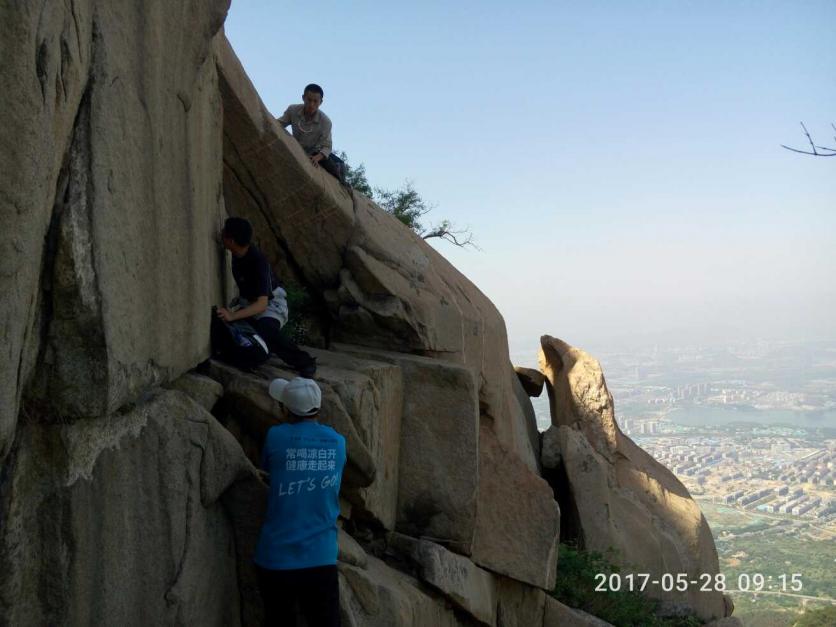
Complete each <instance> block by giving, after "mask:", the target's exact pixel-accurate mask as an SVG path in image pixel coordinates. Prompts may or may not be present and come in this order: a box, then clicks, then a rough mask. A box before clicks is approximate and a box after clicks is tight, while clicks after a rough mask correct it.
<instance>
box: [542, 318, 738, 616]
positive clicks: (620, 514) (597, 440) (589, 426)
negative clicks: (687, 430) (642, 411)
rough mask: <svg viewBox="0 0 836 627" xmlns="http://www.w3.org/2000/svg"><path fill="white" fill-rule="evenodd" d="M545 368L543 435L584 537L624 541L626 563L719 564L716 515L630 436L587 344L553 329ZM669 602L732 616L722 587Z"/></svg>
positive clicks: (627, 567)
mask: <svg viewBox="0 0 836 627" xmlns="http://www.w3.org/2000/svg"><path fill="white" fill-rule="evenodd" d="M540 342H541V351H540V368H541V370H542V371H543V372H544V374H545V375H546V380H547V384H546V385H547V390H548V393H549V402H550V405H551V413H552V426H551V427H550V428H549V430H548V431H546V433H544V434H543V452H542V463H543V467H544V469H547V470H553V471H557V472H556V475H557V476H558V477H562V478H563V479H562V480H561V481H560V484H559V485H558V487H557V488H556V489H557V490H558V492H559V493H560V494H559V495H558V496H559V498H560V500H561V506H562V509H563V511H564V512H567V513H568V512H571V513H572V516H573V517H577V520H575V521H572V527H573V530H574V532H575V534H576V536H577V539H578V540H579V541H580V543H581V545H582V546H584V547H585V548H587V549H589V550H596V551H600V552H602V553H605V552H607V550H608V549H610V548H613V549H615V551H616V553H615V555H614V557H613V559H614V560H615V561H616V562H617V563H618V564H620V565H621V566H622V572H636V573H638V572H642V573H649V574H650V575H651V578H652V579H661V577H662V575H663V574H665V573H672V574H674V576H675V575H676V574H677V573H687V574H688V576H689V579H693V580H698V579H699V577H700V575H701V574H703V573H708V574H710V575H712V576H713V575H714V574H716V573H717V572H718V571H719V564H718V558H717V551H716V548H715V546H714V539H713V538H712V536H711V530H710V529H709V527H708V523H707V522H706V521H705V518H704V517H703V515H702V512H700V508H699V506H698V505H697V504H696V503H695V502H694V500H693V499H692V498H691V495H690V494H689V493H688V490H687V489H686V488H685V486H683V485H682V483H681V482H680V481H679V480H678V479H677V478H676V477H674V475H673V474H672V473H671V472H670V471H669V470H668V469H667V468H665V467H664V466H662V465H661V464H659V463H658V462H657V461H656V460H654V459H653V458H652V457H651V456H650V455H648V454H647V453H646V452H645V451H644V450H642V449H641V448H639V447H638V446H636V444H634V443H633V441H632V440H631V439H630V438H628V437H627V436H625V435H624V434H623V433H622V432H621V430H620V429H619V428H618V425H617V423H616V421H615V412H614V407H613V400H612V396H611V395H610V393H609V390H607V386H606V383H605V381H604V375H603V372H602V371H601V366H600V364H599V363H598V362H597V361H596V360H595V359H593V358H592V357H590V356H589V355H588V354H586V353H584V352H583V351H581V350H579V349H577V348H573V347H572V346H569V345H568V344H566V343H565V342H562V341H561V340H558V339H556V338H553V337H551V336H548V335H544V336H543V337H542V338H541V340H540ZM652 593H654V594H655V595H657V596H658V598H660V599H661V600H662V601H663V602H664V603H665V605H666V606H667V609H668V610H669V611H672V612H673V611H677V610H678V609H687V610H690V611H693V612H695V613H697V614H698V615H699V616H700V617H701V618H703V619H704V620H711V619H713V618H722V617H723V616H725V613H726V607H725V602H724V600H723V595H722V593H720V592H700V591H698V590H696V589H695V588H694V587H693V586H690V587H689V590H688V592H684V593H683V592H671V593H664V592H662V590H661V587H655V588H653V590H652Z"/></svg>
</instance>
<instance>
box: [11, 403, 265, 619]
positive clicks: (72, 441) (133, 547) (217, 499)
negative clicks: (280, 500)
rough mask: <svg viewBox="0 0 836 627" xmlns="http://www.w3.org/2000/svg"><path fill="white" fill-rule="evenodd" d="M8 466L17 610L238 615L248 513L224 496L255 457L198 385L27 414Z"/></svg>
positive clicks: (38, 615)
mask: <svg viewBox="0 0 836 627" xmlns="http://www.w3.org/2000/svg"><path fill="white" fill-rule="evenodd" d="M45 459H48V460H50V462H52V463H51V464H49V465H45V464H44V460H45ZM4 473H6V474H7V477H6V479H5V480H4V484H3V493H2V500H3V510H2V511H3V527H2V536H0V555H2V572H3V577H2V579H0V583H2V587H0V605H2V607H3V608H4V616H3V619H4V623H5V621H8V622H7V623H6V624H10V625H36V624H42V625H45V624H53V625H54V624H62V625H63V624H66V625H81V624H99V625H134V624H139V623H140V622H141V623H142V624H156V625H163V624H168V625H173V624H207V625H230V624H238V622H239V620H240V612H241V609H240V603H239V593H238V590H239V582H238V574H237V570H238V569H237V566H236V542H235V535H236V530H235V528H234V526H233V524H232V523H231V522H230V518H231V517H232V518H233V519H234V518H235V516H234V512H233V511H228V510H227V509H226V507H225V506H224V505H223V504H222V502H221V496H222V495H223V494H224V493H225V492H227V491H228V488H230V487H231V486H233V485H235V484H236V483H238V482H242V481H245V480H247V478H248V477H249V478H252V477H254V474H255V470H254V468H253V467H252V465H251V464H250V463H249V462H248V461H247V459H246V457H244V454H243V452H242V451H241V448H240V446H238V444H237V442H236V441H235V439H234V438H233V437H232V435H231V434H229V433H228V432H227V431H226V430H225V429H223V428H222V427H221V426H220V425H219V424H218V423H217V421H216V420H215V419H214V418H213V417H212V416H211V415H210V414H208V413H207V412H206V411H205V410H204V409H203V408H202V407H200V406H199V405H197V404H196V403H194V402H193V401H191V400H190V399H189V398H188V397H186V396H184V395H182V394H181V393H179V392H158V393H155V394H154V395H152V396H151V397H150V398H149V399H147V400H146V401H145V402H143V403H142V404H141V405H139V406H138V407H137V408H136V409H135V410H133V411H131V412H128V413H125V414H122V415H118V416H112V417H108V418H102V419H96V420H87V421H84V422H80V423H76V424H71V425H50V426H44V425H26V426H25V427H22V428H21V433H20V437H19V439H18V444H17V446H16V448H15V451H14V452H13V453H12V455H11V457H10V460H9V463H8V466H7V467H6V468H5V469H4ZM256 515H257V512H256Z"/></svg>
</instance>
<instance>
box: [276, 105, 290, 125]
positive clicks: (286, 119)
mask: <svg viewBox="0 0 836 627" xmlns="http://www.w3.org/2000/svg"><path fill="white" fill-rule="evenodd" d="M291 106H293V105H291ZM276 122H278V123H279V124H280V125H281V127H282V128H287V125H288V124H290V107H288V108H287V109H285V112H284V113H282V115H281V117H278V118H276Z"/></svg>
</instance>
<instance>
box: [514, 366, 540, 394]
mask: <svg viewBox="0 0 836 627" xmlns="http://www.w3.org/2000/svg"><path fill="white" fill-rule="evenodd" d="M514 372H516V373H517V378H518V379H519V380H520V383H521V384H522V386H523V389H524V390H525V393H526V394H528V395H529V396H533V397H537V396H540V395H541V394H542V393H543V386H545V384H546V377H545V376H544V375H543V373H542V372H540V371H539V370H535V369H534V368H524V367H523V366H514Z"/></svg>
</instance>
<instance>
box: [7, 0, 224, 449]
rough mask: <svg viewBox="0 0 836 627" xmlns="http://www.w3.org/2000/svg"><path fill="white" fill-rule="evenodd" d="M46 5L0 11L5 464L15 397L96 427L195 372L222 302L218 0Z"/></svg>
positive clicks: (30, 407) (32, 410)
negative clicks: (215, 44)
mask: <svg viewBox="0 0 836 627" xmlns="http://www.w3.org/2000/svg"><path fill="white" fill-rule="evenodd" d="M42 4H43V6H42V7H41V6H40V5H39V9H38V10H28V9H27V10H23V9H22V8H21V7H19V6H17V5H4V8H3V9H0V11H2V13H0V19H2V22H3V24H4V32H3V51H4V53H3V64H2V69H0V87H2V88H0V93H2V94H3V95H2V101H0V109H2V111H3V112H4V116H5V117H4V122H5V123H4V124H3V127H4V128H3V131H2V135H0V144H2V150H0V154H2V155H3V162H2V163H0V165H1V166H2V167H0V172H2V177H3V178H2V181H0V189H2V190H3V194H2V195H0V215H2V218H3V224H4V227H6V228H8V230H9V232H10V233H13V234H14V235H13V237H10V238H7V239H6V241H5V242H4V244H3V245H2V246H3V249H2V253H3V258H4V259H7V260H8V263H7V267H6V268H5V270H4V272H3V273H2V275H0V290H2V293H3V294H4V295H5V296H4V298H3V299H2V302H1V303H0V314H2V317H0V319H2V320H3V322H2V325H3V329H2V332H0V335H2V337H3V338H4V341H3V344H4V347H6V349H7V354H6V355H5V356H4V359H2V360H0V364H1V365H0V457H2V455H3V454H5V452H6V451H7V450H8V447H9V445H10V443H11V438H12V434H13V430H14V424H15V422H16V420H17V414H18V409H19V402H20V400H21V399H23V400H24V405H25V406H26V408H27V409H26V411H27V414H29V415H31V416H36V417H37V419H47V418H49V417H53V418H58V417H60V419H61V420H62V421H64V422H66V421H69V420H71V419H76V418H79V417H91V416H96V417H98V416H104V415H108V414H110V413H112V412H114V411H115V410H116V409H117V408H119V407H121V406H123V405H124V404H125V403H127V402H131V401H135V400H137V399H138V398H139V397H140V396H141V395H142V394H143V393H144V391H145V390H146V389H147V388H149V387H151V386H153V385H157V384H159V383H162V382H165V381H169V380H172V379H174V378H176V377H177V376H179V375H180V374H181V373H182V372H184V371H185V370H188V369H189V368H191V367H193V366H194V365H195V364H196V363H198V362H199V361H200V360H202V359H203V358H204V357H205V356H206V355H207V353H208V339H209V332H208V324H207V325H202V324H195V323H194V322H195V320H207V321H208V312H209V307H210V306H211V305H212V303H213V302H216V301H217V299H218V296H219V293H220V289H219V281H218V277H220V275H221V272H220V268H221V260H222V257H221V256H220V255H219V253H218V248H217V244H216V243H215V241H214V235H215V232H216V230H217V227H218V224H219V221H220V219H221V217H222V215H223V207H222V201H221V198H220V196H219V193H218V192H219V189H220V185H221V168H220V163H219V160H218V157H217V155H218V154H219V151H220V150H221V149H222V145H221V122H222V120H221V115H220V96H219V94H218V90H217V75H216V70H215V63H214V59H213V58H212V55H211V41H212V38H213V36H214V34H215V33H216V32H217V31H218V30H219V29H220V26H221V24H222V22H223V19H224V17H225V14H226V10H227V7H228V5H229V2H228V0H214V1H212V0H203V1H199V0H191V1H190V2H188V3H187V4H185V5H182V6H181V5H179V4H173V3H169V2H163V1H162V0H150V1H149V2H147V3H145V4H144V5H143V10H142V11H125V10H124V9H123V8H122V7H120V6H118V5H117V4H114V3H110V2H101V1H96V0H88V1H79V2H74V3H71V4H70V3H60V2H47V3H42ZM183 11H187V12H189V13H190V14H191V15H192V16H193V19H191V20H190V23H189V28H188V29H186V30H184V29H183V28H182V15H183ZM151 32H153V33H154V36H153V37H151V36H149V33H151ZM178 95H179V97H178ZM185 103H188V106H185ZM7 155H8V156H10V160H7V157H6V156H7ZM149 225H153V227H152V230H150V231H149ZM149 242H153V245H149ZM163 251H164V252H163ZM150 329H153V330H154V332H149V330H150Z"/></svg>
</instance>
